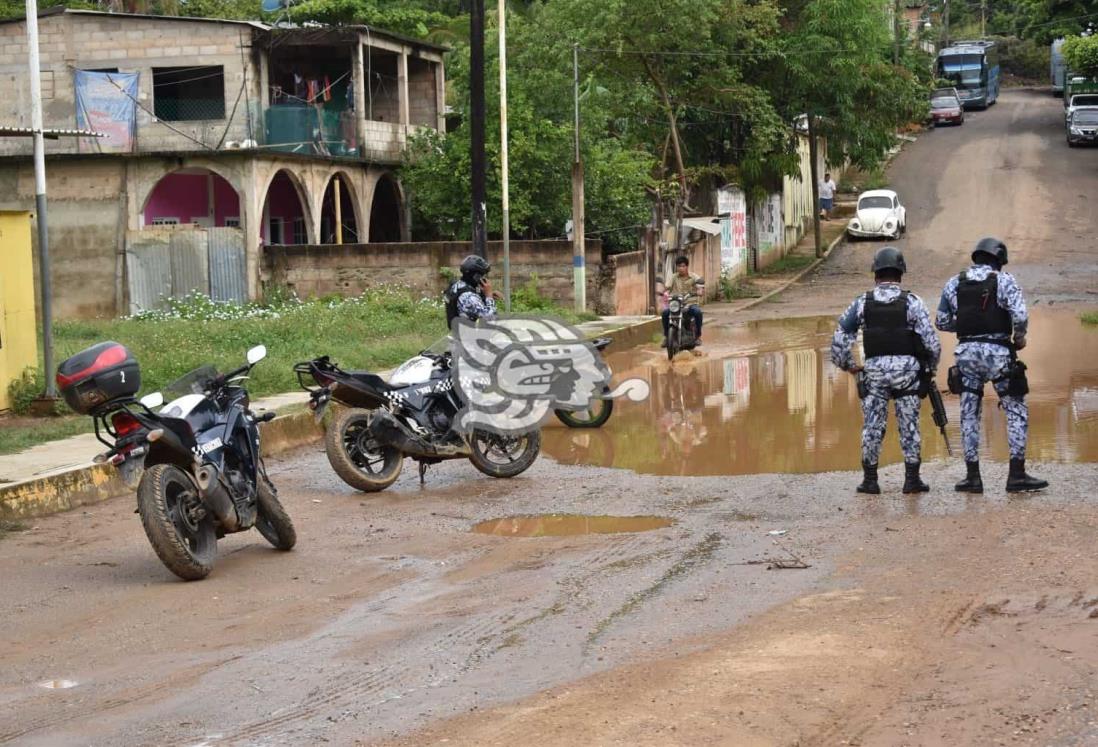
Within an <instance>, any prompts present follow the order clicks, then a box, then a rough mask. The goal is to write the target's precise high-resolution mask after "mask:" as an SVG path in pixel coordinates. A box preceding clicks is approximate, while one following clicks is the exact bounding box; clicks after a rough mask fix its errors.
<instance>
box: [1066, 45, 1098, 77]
mask: <svg viewBox="0 0 1098 747" xmlns="http://www.w3.org/2000/svg"><path fill="white" fill-rule="evenodd" d="M1060 51H1061V53H1062V54H1063V55H1064V62H1065V63H1067V66H1068V69H1069V70H1071V71H1073V72H1078V73H1084V74H1086V75H1098V36H1072V37H1069V38H1067V39H1065V40H1064V46H1063V47H1061V48H1060Z"/></svg>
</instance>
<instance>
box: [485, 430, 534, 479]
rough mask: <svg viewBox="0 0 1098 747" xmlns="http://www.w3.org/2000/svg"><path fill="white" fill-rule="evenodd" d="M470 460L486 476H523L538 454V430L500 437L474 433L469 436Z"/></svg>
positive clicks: (493, 434)
mask: <svg viewBox="0 0 1098 747" xmlns="http://www.w3.org/2000/svg"><path fill="white" fill-rule="evenodd" d="M469 448H470V450H471V453H470V454H469V461H470V462H472V463H473V466H474V467H476V468H477V469H478V470H480V471H481V472H483V473H484V474H486V475H488V476H489V477H514V476H515V475H519V474H522V473H523V472H525V471H526V470H527V469H529V468H530V465H532V464H533V463H534V460H535V459H537V458H538V453H539V452H540V451H541V431H538V430H533V431H529V432H527V433H523V434H522V435H520V436H502V435H498V434H495V433H489V432H487V431H479V430H474V431H473V434H472V435H471V436H470V437H469Z"/></svg>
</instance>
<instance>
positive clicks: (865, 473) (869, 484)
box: [858, 462, 881, 495]
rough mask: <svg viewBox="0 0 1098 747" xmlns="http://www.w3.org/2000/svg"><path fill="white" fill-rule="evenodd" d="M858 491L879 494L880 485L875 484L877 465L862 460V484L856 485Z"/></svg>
mask: <svg viewBox="0 0 1098 747" xmlns="http://www.w3.org/2000/svg"><path fill="white" fill-rule="evenodd" d="M858 492H859V493H869V494H871V495H880V494H881V486H880V485H878V484H877V465H876V464H869V463H868V462H862V484H861V485H859V486H858Z"/></svg>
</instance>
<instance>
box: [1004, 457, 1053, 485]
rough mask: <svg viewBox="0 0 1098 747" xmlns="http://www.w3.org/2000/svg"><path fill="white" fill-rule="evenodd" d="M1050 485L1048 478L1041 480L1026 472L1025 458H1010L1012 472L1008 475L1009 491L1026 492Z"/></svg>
mask: <svg viewBox="0 0 1098 747" xmlns="http://www.w3.org/2000/svg"><path fill="white" fill-rule="evenodd" d="M1047 487H1048V480H1039V479H1038V478H1036V477H1031V476H1030V475H1027V474H1026V460H1025V459H1011V460H1010V474H1009V475H1008V476H1007V492H1008V493H1024V492H1026V491H1029V490H1041V489H1042V488H1047Z"/></svg>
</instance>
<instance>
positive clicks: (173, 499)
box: [137, 464, 217, 581]
mask: <svg viewBox="0 0 1098 747" xmlns="http://www.w3.org/2000/svg"><path fill="white" fill-rule="evenodd" d="M137 512H138V513H139V514H140V515H141V524H142V526H144V527H145V535H146V536H147V537H148V538H149V544H151V545H152V548H153V550H155V551H156V555H157V557H159V558H160V562H162V563H163V564H164V565H165V566H167V568H168V570H169V571H171V572H172V573H174V574H175V575H177V576H179V577H180V578H181V579H183V580H184V581H197V580H198V579H202V578H205V577H206V576H208V575H210V571H212V570H213V564H214V559H215V558H216V557H217V537H216V534H215V528H214V520H213V516H212V515H211V514H209V513H208V512H206V511H205V509H204V507H203V506H202V501H201V499H200V498H199V496H198V486H197V485H195V482H194V480H192V479H191V477H190V475H188V474H187V473H186V472H184V471H183V470H181V469H179V467H176V466H175V465H173V464H157V465H154V466H152V467H150V468H149V469H147V470H145V474H144V475H143V476H142V477H141V483H140V484H139V485H138V486H137Z"/></svg>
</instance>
